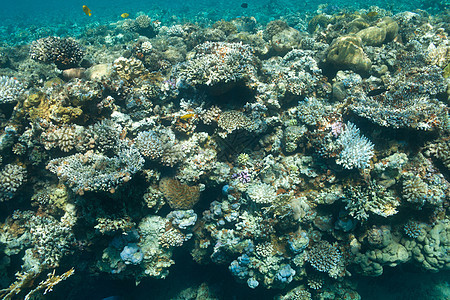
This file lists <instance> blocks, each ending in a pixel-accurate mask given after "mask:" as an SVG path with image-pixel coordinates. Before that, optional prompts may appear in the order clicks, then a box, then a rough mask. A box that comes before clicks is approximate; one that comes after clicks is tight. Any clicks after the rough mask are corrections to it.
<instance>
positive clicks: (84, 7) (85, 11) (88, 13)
mask: <svg viewBox="0 0 450 300" xmlns="http://www.w3.org/2000/svg"><path fill="white" fill-rule="evenodd" d="M83 11H84V13H85V14H86V16H89V17H90V16H92V13H91V10H90V9H89V7H87V6H86V5H83Z"/></svg>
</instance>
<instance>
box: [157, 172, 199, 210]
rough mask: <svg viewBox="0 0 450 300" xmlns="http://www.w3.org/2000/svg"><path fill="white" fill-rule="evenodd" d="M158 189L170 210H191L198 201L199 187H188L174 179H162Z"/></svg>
mask: <svg viewBox="0 0 450 300" xmlns="http://www.w3.org/2000/svg"><path fill="white" fill-rule="evenodd" d="M159 189H160V191H161V192H162V193H163V195H164V197H165V198H166V201H167V203H168V204H169V206H170V207H171V208H172V209H191V208H192V207H193V206H194V205H195V204H196V203H197V202H198V200H199V199H200V187H199V186H189V185H187V184H183V183H181V182H180V181H179V180H177V179H175V178H168V177H166V178H163V179H161V181H160V182H159Z"/></svg>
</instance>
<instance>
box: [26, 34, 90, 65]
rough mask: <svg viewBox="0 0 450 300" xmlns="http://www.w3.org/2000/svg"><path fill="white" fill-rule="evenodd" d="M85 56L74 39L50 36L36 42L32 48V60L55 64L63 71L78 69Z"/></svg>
mask: <svg viewBox="0 0 450 300" xmlns="http://www.w3.org/2000/svg"><path fill="white" fill-rule="evenodd" d="M83 56H84V52H83V50H82V49H81V47H80V45H79V44H78V43H77V42H76V41H75V40H74V39H72V38H60V37H56V36H49V37H46V38H41V39H39V40H36V41H34V42H33V43H32V44H31V47H30V57H31V59H33V60H35V61H39V62H44V63H54V64H56V66H57V67H58V69H61V70H65V69H69V68H73V67H76V66H77V65H78V63H79V62H80V61H81V59H82V58H83Z"/></svg>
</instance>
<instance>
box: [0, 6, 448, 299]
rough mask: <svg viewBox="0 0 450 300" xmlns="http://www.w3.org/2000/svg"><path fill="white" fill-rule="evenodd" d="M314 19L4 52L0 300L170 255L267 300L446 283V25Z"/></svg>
mask: <svg viewBox="0 0 450 300" xmlns="http://www.w3.org/2000/svg"><path fill="white" fill-rule="evenodd" d="M325 8H326V6H325V7H323V6H322V7H321V9H320V10H319V12H318V13H316V14H315V15H310V16H308V17H301V15H296V17H294V16H292V18H286V19H283V20H281V19H277V20H273V21H270V22H259V21H257V19H255V18H253V17H239V18H230V19H229V21H225V20H220V21H217V22H212V24H204V23H202V22H199V23H195V24H194V23H189V22H187V23H176V22H175V21H174V20H170V19H164V18H162V19H161V20H159V21H156V18H155V17H153V16H152V15H151V14H148V15H147V14H140V15H139V16H137V17H135V18H133V14H132V13H131V12H130V15H128V13H127V14H124V15H126V16H125V17H122V18H123V19H121V20H120V21H119V22H116V23H112V24H109V25H102V26H103V27H102V28H98V29H95V27H90V29H89V30H87V29H86V31H85V33H84V34H80V35H78V36H77V37H73V38H72V37H58V36H48V37H40V38H36V39H34V41H32V42H31V41H30V45H29V46H28V47H27V48H24V47H15V46H14V45H10V46H9V48H8V47H5V48H2V50H1V55H0V67H1V68H0V75H1V76H0V122H1V127H0V205H2V208H1V210H2V220H1V222H3V223H2V226H1V227H0V228H1V229H0V249H1V251H0V262H1V263H0V284H1V286H0V288H2V290H1V291H0V298H2V299H16V298H15V297H19V298H25V299H28V298H30V297H39V296H38V295H39V294H45V293H48V292H50V291H51V290H52V289H53V287H54V286H55V285H56V284H58V283H59V282H61V281H64V282H61V283H59V285H61V286H62V285H66V284H69V282H70V281H71V280H73V278H75V277H76V276H77V273H78V272H80V273H83V274H86V273H87V274H91V275H93V274H96V276H107V277H108V278H113V279H133V280H135V281H136V283H137V284H138V283H140V282H141V281H142V280H144V279H146V278H157V279H164V278H166V277H167V276H168V275H169V273H170V272H171V268H173V267H172V266H173V265H177V264H183V262H182V261H177V256H176V255H174V253H175V251H176V252H177V253H178V252H183V253H188V254H190V256H191V257H192V260H193V261H194V262H195V263H198V264H202V265H208V264H209V265H211V264H212V265H216V264H217V265H219V266H221V267H222V268H223V270H224V271H227V272H229V274H231V275H230V276H233V277H234V278H235V280H236V281H237V282H239V283H241V284H242V287H243V288H245V289H275V290H276V291H277V293H278V294H279V295H278V299H350V298H351V299H360V296H359V295H358V292H357V289H356V285H355V284H354V283H353V282H354V281H352V280H356V279H357V278H360V277H362V276H379V275H381V274H383V272H384V270H385V268H386V267H396V266H399V265H402V264H410V265H414V266H416V267H418V268H420V269H422V270H423V271H424V272H428V271H429V272H437V271H441V270H449V269H450V255H449V253H448V251H449V249H450V219H449V207H450V206H449V197H450V183H449V181H448V180H447V179H449V177H448V174H449V171H450V118H449V109H448V103H449V91H450V89H449V86H450V85H449V83H450V82H449V79H448V78H449V74H450V38H449V37H448V32H447V31H448V28H449V26H448V23H446V21H445V20H448V17H447V19H445V18H443V17H442V16H432V15H430V14H427V13H425V12H423V11H417V12H408V11H407V12H399V13H396V14H393V13H391V12H389V11H386V10H384V9H381V8H378V7H372V8H371V9H370V10H367V9H365V10H356V11H352V12H350V11H348V10H347V11H345V13H341V11H340V8H338V7H335V8H333V9H331V6H330V7H329V8H328V10H327V11H325ZM249 9H251V7H250V5H249ZM89 14H91V11H90V10H89ZM92 14H95V11H94V12H93V13H92ZM89 16H90V15H89ZM128 16H130V17H128ZM87 17H88V16H87ZM295 18H297V19H295ZM285 20H286V21H285ZM199 24H203V25H199ZM11 39H13V37H11ZM15 51H22V52H23V51H28V52H24V53H22V54H21V55H13V54H14V52H15ZM80 253H81V254H80ZM83 253H89V255H82V254H83ZM13 262H14V263H13ZM18 262H21V267H18V266H17V264H18ZM87 266H89V267H87ZM55 270H56V273H55ZM71 276H72V277H71ZM69 277H71V278H69ZM195 292H196V293H200V292H199V291H195ZM210 293H213V290H210ZM210 295H211V294H210ZM219 298H220V297H219ZM219 298H217V299H219ZM180 299H181V298H180ZM189 299H191V298H189ZM192 299H195V297H194V298H192ZM198 299H201V297H200V298H198ZM211 299H216V298H214V297H213V298H211Z"/></svg>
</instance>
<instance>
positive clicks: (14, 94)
mask: <svg viewBox="0 0 450 300" xmlns="http://www.w3.org/2000/svg"><path fill="white" fill-rule="evenodd" d="M23 93H24V89H23V86H22V84H21V83H20V82H19V81H18V80H17V79H15V78H12V77H7V76H0V104H3V103H12V102H16V101H17V100H18V99H19V98H20V96H21V95H22V94H23Z"/></svg>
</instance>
